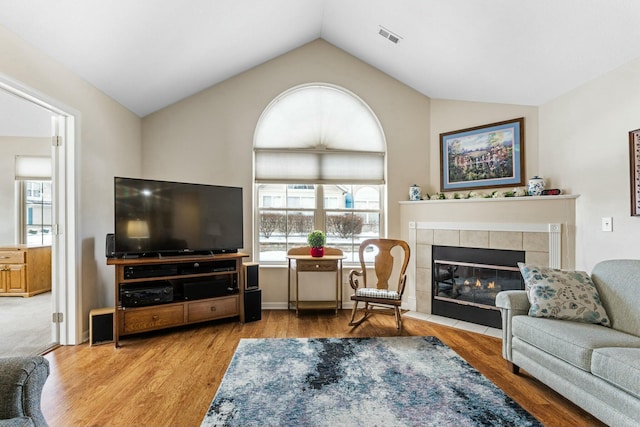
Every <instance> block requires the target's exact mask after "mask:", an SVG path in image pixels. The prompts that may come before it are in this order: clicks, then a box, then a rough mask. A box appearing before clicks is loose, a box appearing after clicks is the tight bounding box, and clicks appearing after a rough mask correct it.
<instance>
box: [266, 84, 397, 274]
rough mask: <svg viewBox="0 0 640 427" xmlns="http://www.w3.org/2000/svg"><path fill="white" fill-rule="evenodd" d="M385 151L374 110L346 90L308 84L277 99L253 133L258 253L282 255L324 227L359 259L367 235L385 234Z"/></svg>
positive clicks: (334, 242) (272, 257)
mask: <svg viewBox="0 0 640 427" xmlns="http://www.w3.org/2000/svg"><path fill="white" fill-rule="evenodd" d="M385 152H386V143H385V139H384V133H383V131H382V127H381V126H380V122H379V121H378V119H377V118H376V116H375V114H374V113H373V112H372V111H371V109H370V108H369V107H368V106H367V105H366V104H365V103H364V101H362V99H360V98H359V97H357V96H356V95H354V94H353V93H351V92H349V91H347V90H345V89H343V88H340V87H337V86H333V85H328V84H309V85H303V86H297V87H294V88H292V89H289V90H287V91H285V92H284V93H282V94H281V95H279V96H278V97H277V98H275V99H274V100H273V101H272V102H271V103H270V104H269V105H268V106H267V108H266V109H265V110H264V112H263V113H262V116H261V117H260V120H259V121H258V124H257V126H256V131H255V135H254V176H255V188H256V196H257V199H256V202H257V209H256V210H255V211H256V228H255V229H256V233H255V241H254V247H255V248H257V250H256V256H257V259H258V260H259V261H260V262H269V261H284V260H285V256H286V252H287V251H288V250H289V249H290V248H292V247H296V246H304V245H306V236H307V234H308V233H309V232H310V231H312V230H314V229H320V230H324V231H325V232H326V234H327V246H333V247H339V248H340V249H342V250H343V252H344V253H345V255H346V256H347V260H356V259H357V251H358V247H359V245H360V242H361V241H362V240H364V239H367V238H371V237H379V236H381V235H383V234H384V233H383V225H384V224H383V221H382V218H383V206H384V202H383V197H384V193H385V191H384V185H385V169H386V168H385ZM352 254H353V257H352Z"/></svg>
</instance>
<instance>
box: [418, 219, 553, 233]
mask: <svg viewBox="0 0 640 427" xmlns="http://www.w3.org/2000/svg"><path fill="white" fill-rule="evenodd" d="M409 228H411V223H409ZM414 228H416V229H423V230H424V229H427V230H429V229H433V230H465V231H469V230H471V231H515V232H520V231H521V232H524V233H550V232H551V230H552V229H554V230H556V229H557V230H558V232H559V230H560V228H561V224H559V223H549V224H548V223H487V222H416V223H415V224H414Z"/></svg>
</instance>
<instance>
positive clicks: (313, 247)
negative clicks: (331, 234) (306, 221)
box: [307, 230, 327, 258]
mask: <svg viewBox="0 0 640 427" xmlns="http://www.w3.org/2000/svg"><path fill="white" fill-rule="evenodd" d="M307 243H308V244H309V247H310V250H309V253H310V255H311V256H312V257H316V258H319V257H323V256H324V245H325V244H326V243H327V236H325V234H324V232H323V231H322V230H313V231H312V232H311V233H309V234H308V235H307Z"/></svg>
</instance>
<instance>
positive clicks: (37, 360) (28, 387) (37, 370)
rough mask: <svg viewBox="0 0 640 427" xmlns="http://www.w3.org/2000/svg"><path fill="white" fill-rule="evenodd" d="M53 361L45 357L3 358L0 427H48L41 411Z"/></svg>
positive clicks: (0, 390)
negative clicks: (41, 401)
mask: <svg viewBox="0 0 640 427" xmlns="http://www.w3.org/2000/svg"><path fill="white" fill-rule="evenodd" d="M48 377H49V361H48V360H47V359H45V358H44V357H42V356H32V357H6V358H0V427H9V426H10V427H22V426H25V427H26V426H35V427H46V426H47V422H46V421H45V419H44V416H43V415H42V411H41V410H40V399H41V396H42V388H43V387H44V383H45V382H46V381H47V378H48Z"/></svg>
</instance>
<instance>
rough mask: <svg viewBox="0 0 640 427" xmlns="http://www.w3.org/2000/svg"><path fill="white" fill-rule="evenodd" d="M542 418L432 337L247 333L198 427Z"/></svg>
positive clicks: (493, 422)
mask: <svg viewBox="0 0 640 427" xmlns="http://www.w3.org/2000/svg"><path fill="white" fill-rule="evenodd" d="M213 426H243V427H246V426H261V427H262V426H297V427H301V426H313V427H319V426H341V427H344V426H358V427H361V426H385V427H391V426H407V427H408V426H438V427H440V426H452V427H453V426H455V427H465V426H468V427H477V426H509V427H512V426H518V427H525V426H530V427H533V426H540V423H539V422H538V421H537V420H536V419H535V418H534V417H532V416H531V415H530V414H529V413H528V412H527V411H525V410H524V409H522V407H520V406H519V405H518V404H517V403H516V402H514V401H513V400H512V399H511V398H509V397H508V396H507V395H505V394H504V393H503V392H502V390H500V389H499V388H498V387H496V386H495V385H494V384H493V383H492V382H491V381H489V380H488V379H487V378H486V377H485V376H483V375H482V374H481V373H480V372H478V371H477V370H475V369H474V368H473V367H472V366H471V365H469V364H468V363H467V362H465V361H464V360H463V359H462V358H461V357H460V356H458V355H457V354H456V353H455V352H454V351H453V350H451V349H450V348H449V347H447V346H446V345H444V344H443V343H442V342H440V340H438V339H437V338H435V337H389V338H296V339H294V338H290V339H275V338H271V339H241V340H240V343H239V344H238V348H237V350H236V352H235V354H234V356H233V359H232V360H231V363H230V365H229V367H228V369H227V372H226V374H225V376H224V378H223V380H222V383H221V384H220V387H219V388H218V391H217V393H216V395H215V398H214V399H213V402H212V403H211V406H210V408H209V410H208V411H207V414H206V416H205V418H204V420H203V421H202V425H201V427H213Z"/></svg>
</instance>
